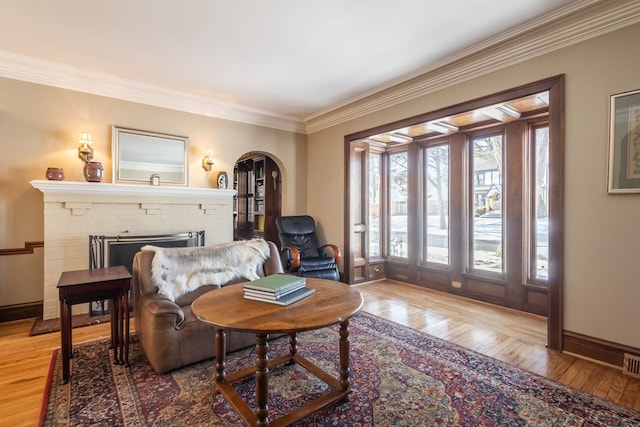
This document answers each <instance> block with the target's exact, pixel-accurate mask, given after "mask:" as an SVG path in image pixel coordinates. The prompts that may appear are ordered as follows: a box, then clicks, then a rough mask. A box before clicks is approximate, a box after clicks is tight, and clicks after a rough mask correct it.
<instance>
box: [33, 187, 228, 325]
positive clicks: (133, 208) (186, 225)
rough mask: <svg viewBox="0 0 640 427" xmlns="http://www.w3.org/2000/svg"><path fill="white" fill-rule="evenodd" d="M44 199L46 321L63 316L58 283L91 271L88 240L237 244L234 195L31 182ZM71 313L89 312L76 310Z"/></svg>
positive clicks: (198, 190) (208, 190) (181, 189)
mask: <svg viewBox="0 0 640 427" xmlns="http://www.w3.org/2000/svg"><path fill="white" fill-rule="evenodd" d="M31 185H32V186H33V187H35V188H37V189H38V190H40V191H41V192H42V193H43V195H44V303H43V318H44V319H52V318H56V317H59V308H60V307H59V301H58V289H57V287H56V285H57V284H58V279H59V278H60V274H61V273H62V272H63V271H72V270H82V269H86V268H89V236H90V235H115V236H127V235H131V236H135V235H154V234H170V233H181V232H184V231H185V230H203V231H204V232H205V235H206V244H207V245H212V244H216V243H222V242H228V241H231V240H233V195H234V194H235V191H234V190H219V189H211V188H190V187H170V186H151V185H148V186H145V185H135V184H107V183H88V182H70V181H44V180H35V181H31ZM73 310H74V311H73V313H74V314H78V313H83V312H87V311H88V309H87V307H84V306H81V305H78V306H74V307H73Z"/></svg>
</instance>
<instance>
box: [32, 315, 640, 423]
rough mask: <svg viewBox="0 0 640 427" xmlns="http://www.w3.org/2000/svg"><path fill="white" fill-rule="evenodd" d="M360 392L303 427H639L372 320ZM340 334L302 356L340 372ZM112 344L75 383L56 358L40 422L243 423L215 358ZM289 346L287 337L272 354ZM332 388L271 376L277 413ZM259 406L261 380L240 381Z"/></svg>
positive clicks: (364, 336) (558, 390) (356, 359)
mask: <svg viewBox="0 0 640 427" xmlns="http://www.w3.org/2000/svg"><path fill="white" fill-rule="evenodd" d="M349 329H350V333H351V334H350V341H351V369H352V375H351V380H352V383H351V384H352V393H351V396H350V401H349V402H338V403H335V404H333V405H330V406H328V407H326V408H324V409H322V410H320V411H318V412H316V413H314V414H312V415H310V416H309V417H308V418H306V419H305V420H303V421H300V422H299V423H298V424H297V425H299V426H328V425H331V426H470V427H471V426H473V427H478V426H498V425H499V426H640V413H639V412H636V411H633V410H631V409H627V408H624V407H621V406H618V405H615V404H613V403H611V402H608V401H606V400H602V399H600V398H597V397H594V396H592V395H589V394H586V393H583V392H581V391H578V390H575V389H572V388H569V387H566V386H563V385H560V384H558V383H554V382H552V381H550V380H548V379H546V378H543V377H540V376H538V375H535V374H532V373H529V372H526V371H523V370H521V369H518V368H515V367H513V366H511V365H508V364H505V363H502V362H500V361H496V360H494V359H491V358H489V357H486V356H483V355H480V354H478V353H475V352H473V351H470V350H466V349H463V348H461V347H458V346H456V345H453V344H451V343H448V342H446V341H442V340H440V339H437V338H434V337H431V336H429V335H426V334H424V333H421V332H418V331H415V330H412V329H409V328H406V327H404V326H401V325H398V324H396V323H393V322H389V321H387V320H384V319H381V318H379V317H376V316H374V315H371V314H368V313H359V314H358V315H356V316H354V317H353V318H352V319H351V322H350V328H349ZM338 338H339V336H338V330H337V327H332V328H324V329H321V330H317V331H310V332H303V333H300V334H298V352H299V353H300V354H303V355H305V356H307V357H308V358H309V359H311V360H313V361H314V363H316V364H318V365H319V366H321V367H322V368H323V369H325V370H327V371H329V372H331V373H333V374H335V375H336V376H337V375H338V374H337V369H338ZM107 347H108V345H107V341H97V342H93V343H89V344H86V345H79V346H76V347H75V348H74V352H75V355H76V356H75V358H74V359H72V370H71V379H70V382H69V384H67V385H60V379H61V375H62V373H61V366H60V359H61V357H60V355H59V354H57V353H59V352H57V351H55V352H54V356H53V359H52V371H51V375H50V378H51V381H50V385H49V387H48V388H47V392H46V394H45V400H44V403H43V412H42V419H41V425H45V426H68V425H71V426H85V425H104V426H238V425H241V424H242V423H241V420H240V418H239V417H238V416H237V415H236V413H235V412H234V411H233V409H232V408H231V407H230V406H229V405H228V404H227V403H226V401H225V400H224V399H223V398H222V396H220V395H219V394H217V395H213V394H212V379H213V372H214V361H213V360H208V361H205V362H201V363H197V364H194V365H191V366H188V367H185V368H182V369H179V370H176V371H173V372H171V373H169V374H164V375H158V374H156V373H155V371H153V369H152V368H151V366H150V365H149V364H148V363H147V362H146V360H145V357H144V355H143V354H142V351H141V349H140V345H139V343H138V342H137V340H136V338H135V335H134V337H133V340H132V345H131V354H130V360H131V362H132V363H131V367H130V368H125V367H123V366H119V365H114V364H113V360H112V353H111V351H110V350H108V348H107ZM287 351H288V338H287V337H281V338H278V339H277V340H274V341H271V342H270V343H269V355H270V356H271V357H274V356H275V355H278V354H283V353H286V352H287ZM254 361H255V353H254V349H247V350H241V351H239V352H236V353H233V354H231V355H230V356H229V357H228V359H227V361H226V368H227V372H233V371H235V370H236V369H239V368H242V367H246V366H252V365H253V364H254ZM325 387H326V385H325V384H324V383H323V382H322V381H320V380H319V379H317V378H315V377H313V376H312V375H311V374H309V373H307V372H306V371H305V370H304V369H302V368H300V367H299V366H297V365H292V366H280V367H279V368H277V369H275V370H272V371H271V374H270V377H269V414H270V416H271V417H273V416H274V415H276V416H277V414H279V413H282V412H286V411H288V410H289V409H291V408H292V407H297V406H299V405H302V404H303V403H304V402H305V401H306V400H308V399H311V398H313V397H315V396H317V395H318V394H320V393H322V392H323V391H324V390H325ZM236 389H237V390H238V391H239V393H240V394H241V395H242V396H243V397H244V398H245V399H246V400H247V401H248V402H249V403H250V404H252V405H253V407H255V389H254V380H253V378H248V379H246V380H244V381H243V382H239V383H236Z"/></svg>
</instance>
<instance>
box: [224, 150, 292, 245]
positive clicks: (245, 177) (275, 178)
mask: <svg viewBox="0 0 640 427" xmlns="http://www.w3.org/2000/svg"><path fill="white" fill-rule="evenodd" d="M281 178H282V175H281V173H280V168H279V167H278V165H277V164H276V162H275V161H274V160H273V159H272V158H271V157H269V156H268V155H267V154H264V153H254V152H252V153H245V154H243V155H242V156H240V158H239V159H238V161H237V162H236V164H235V166H234V167H233V188H234V189H235V190H236V196H235V200H234V224H233V238H234V240H246V239H253V238H254V237H262V238H264V239H265V240H270V241H272V242H274V243H276V244H278V242H279V239H278V230H277V229H276V224H275V221H276V218H278V217H279V216H280V214H281V210H282V180H281Z"/></svg>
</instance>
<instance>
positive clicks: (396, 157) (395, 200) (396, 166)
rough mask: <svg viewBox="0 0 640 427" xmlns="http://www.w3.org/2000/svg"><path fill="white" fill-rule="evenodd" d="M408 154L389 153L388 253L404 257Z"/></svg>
mask: <svg viewBox="0 0 640 427" xmlns="http://www.w3.org/2000/svg"><path fill="white" fill-rule="evenodd" d="M408 178H409V176H408V155H407V152H406V151H402V152H399V153H392V154H390V155H389V218H388V224H389V233H390V236H389V255H390V256H393V257H400V258H406V257H407V254H408V244H407V234H408V233H407V214H408V193H409V192H408Z"/></svg>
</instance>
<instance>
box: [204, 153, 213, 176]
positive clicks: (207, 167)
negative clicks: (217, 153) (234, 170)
mask: <svg viewBox="0 0 640 427" xmlns="http://www.w3.org/2000/svg"><path fill="white" fill-rule="evenodd" d="M212 154H213V150H212V149H211V148H207V153H206V155H205V156H204V157H203V158H202V169H204V170H206V171H207V172H210V171H211V167H212V166H213V159H212V158H211V155H212Z"/></svg>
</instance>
